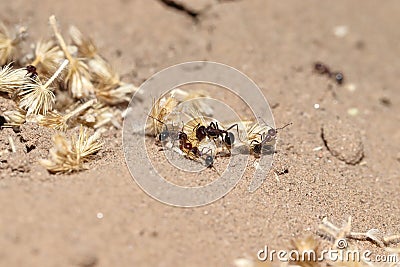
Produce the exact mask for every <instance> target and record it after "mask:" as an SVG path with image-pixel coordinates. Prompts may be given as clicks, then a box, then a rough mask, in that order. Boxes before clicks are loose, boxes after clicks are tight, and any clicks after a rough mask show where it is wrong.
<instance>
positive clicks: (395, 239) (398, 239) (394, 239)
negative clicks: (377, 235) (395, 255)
mask: <svg viewBox="0 0 400 267" xmlns="http://www.w3.org/2000/svg"><path fill="white" fill-rule="evenodd" d="M383 242H385V244H391V243H400V234H398V235H392V236H386V237H384V238H383Z"/></svg>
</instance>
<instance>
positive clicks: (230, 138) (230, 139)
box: [224, 132, 235, 146]
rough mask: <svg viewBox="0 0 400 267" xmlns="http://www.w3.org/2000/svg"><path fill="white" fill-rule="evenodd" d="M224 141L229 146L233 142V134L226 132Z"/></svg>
mask: <svg viewBox="0 0 400 267" xmlns="http://www.w3.org/2000/svg"><path fill="white" fill-rule="evenodd" d="M224 141H225V143H226V144H227V145H228V146H231V145H232V144H233V143H234V142H235V136H234V135H233V133H231V132H227V133H226V134H225V138H224Z"/></svg>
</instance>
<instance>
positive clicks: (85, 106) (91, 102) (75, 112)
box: [64, 99, 97, 121]
mask: <svg viewBox="0 0 400 267" xmlns="http://www.w3.org/2000/svg"><path fill="white" fill-rule="evenodd" d="M96 103H97V99H91V100H89V101H87V102H86V103H84V104H83V105H80V106H79V107H77V108H76V109H74V110H73V111H71V112H70V113H67V114H65V115H64V119H65V121H67V120H69V119H70V118H72V117H74V116H76V115H79V114H80V113H81V112H83V111H84V110H86V109H88V108H90V107H91V106H93V105H94V104H96Z"/></svg>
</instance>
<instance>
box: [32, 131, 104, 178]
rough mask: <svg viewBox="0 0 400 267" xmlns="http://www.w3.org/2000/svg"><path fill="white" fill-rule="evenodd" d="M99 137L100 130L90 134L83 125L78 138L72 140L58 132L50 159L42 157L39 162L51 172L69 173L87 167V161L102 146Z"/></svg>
mask: <svg viewBox="0 0 400 267" xmlns="http://www.w3.org/2000/svg"><path fill="white" fill-rule="evenodd" d="M99 138H100V134H99V133H98V132H96V133H94V135H92V136H89V134H88V133H87V130H86V129H84V128H83V126H81V128H80V131H79V135H78V138H77V139H76V138H72V140H71V142H70V141H68V140H67V139H66V138H65V136H63V135H61V134H57V135H55V136H54V137H53V142H54V147H53V148H52V149H50V159H42V160H40V161H39V162H40V164H41V165H43V166H44V167H45V168H46V169H47V170H48V171H49V172H51V173H58V172H61V173H69V172H73V171H79V170H83V169H87V167H86V166H85V163H86V162H87V161H88V160H89V159H90V156H91V155H93V154H94V153H96V152H97V151H99V150H100V149H101V147H102V143H100V142H99V140H98V139H99Z"/></svg>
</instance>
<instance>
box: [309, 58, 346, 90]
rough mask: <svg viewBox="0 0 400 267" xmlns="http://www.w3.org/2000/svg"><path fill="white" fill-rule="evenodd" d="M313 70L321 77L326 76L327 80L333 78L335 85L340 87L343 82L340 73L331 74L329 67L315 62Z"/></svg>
mask: <svg viewBox="0 0 400 267" xmlns="http://www.w3.org/2000/svg"><path fill="white" fill-rule="evenodd" d="M314 70H315V71H316V72H317V73H318V74H321V75H325V74H327V75H328V77H329V78H332V77H333V78H334V79H335V81H336V82H337V84H339V85H341V84H342V83H343V80H344V76H343V73H341V72H331V71H330V69H329V67H328V66H327V65H325V64H324V63H321V62H316V63H315V64H314Z"/></svg>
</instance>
